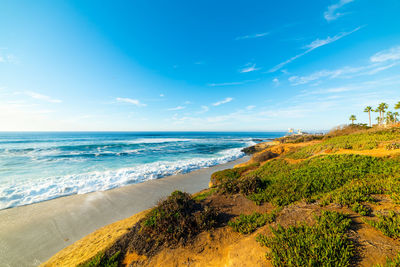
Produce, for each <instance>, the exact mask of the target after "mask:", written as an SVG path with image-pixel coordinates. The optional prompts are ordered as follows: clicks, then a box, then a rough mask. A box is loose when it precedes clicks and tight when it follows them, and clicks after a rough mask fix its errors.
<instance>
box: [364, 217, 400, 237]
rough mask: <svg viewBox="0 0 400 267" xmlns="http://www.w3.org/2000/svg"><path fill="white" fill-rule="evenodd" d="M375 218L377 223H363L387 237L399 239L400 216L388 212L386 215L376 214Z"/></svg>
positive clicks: (370, 221)
mask: <svg viewBox="0 0 400 267" xmlns="http://www.w3.org/2000/svg"><path fill="white" fill-rule="evenodd" d="M377 216H378V220H377V221H373V220H365V221H366V222H367V223H368V224H370V225H371V226H373V227H375V228H376V229H378V230H380V231H381V232H382V233H383V234H384V235H386V236H388V237H391V238H400V214H398V213H395V212H394V211H389V213H388V214H387V215H382V214H378V215H377Z"/></svg>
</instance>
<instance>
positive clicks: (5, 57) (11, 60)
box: [0, 54, 18, 64]
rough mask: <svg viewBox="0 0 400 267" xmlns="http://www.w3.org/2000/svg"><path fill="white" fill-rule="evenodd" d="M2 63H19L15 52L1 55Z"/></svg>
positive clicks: (0, 61) (0, 60)
mask: <svg viewBox="0 0 400 267" xmlns="http://www.w3.org/2000/svg"><path fill="white" fill-rule="evenodd" d="M0 63H11V64H17V63H18V61H17V58H16V57H15V56H14V55H13V54H7V55H0Z"/></svg>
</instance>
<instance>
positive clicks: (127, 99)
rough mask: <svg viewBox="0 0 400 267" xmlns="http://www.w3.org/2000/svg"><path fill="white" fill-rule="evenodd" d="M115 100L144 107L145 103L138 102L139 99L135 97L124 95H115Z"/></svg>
mask: <svg viewBox="0 0 400 267" xmlns="http://www.w3.org/2000/svg"><path fill="white" fill-rule="evenodd" d="M115 100H117V102H122V103H128V104H132V105H135V106H138V107H145V106H146V104H142V103H140V101H139V100H137V99H132V98H124V97H117V98H116V99H115Z"/></svg>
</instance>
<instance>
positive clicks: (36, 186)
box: [0, 139, 254, 209]
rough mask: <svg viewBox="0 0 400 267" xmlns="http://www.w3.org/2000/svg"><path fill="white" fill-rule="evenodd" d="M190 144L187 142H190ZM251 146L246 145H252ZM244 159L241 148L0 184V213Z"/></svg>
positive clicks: (250, 143)
mask: <svg viewBox="0 0 400 267" xmlns="http://www.w3.org/2000/svg"><path fill="white" fill-rule="evenodd" d="M189 140H190V139H189ZM252 143H254V142H249V143H248V145H252ZM243 156H244V153H243V152H241V148H233V149H227V150H224V151H221V152H220V153H218V154H217V155H214V157H210V158H192V159H186V160H179V161H174V162H167V161H164V162H154V163H149V164H143V165H139V166H135V167H130V168H122V169H118V170H109V171H104V172H89V173H81V174H77V175H66V176H61V177H48V178H44V179H34V180H27V181H25V182H15V181H14V182H12V181H11V182H6V183H2V184H0V209H5V208H11V207H16V206H21V205H27V204H32V203H37V202H41V201H45V200H50V199H54V198H57V197H62V196H67V195H72V194H84V193H89V192H95V191H104V190H109V189H112V188H117V187H121V186H124V185H128V184H134V183H140V182H144V181H148V180H152V179H158V178H162V177H166V176H170V175H174V174H177V173H188V172H191V171H194V170H197V169H201V168H205V167H211V166H215V165H218V164H223V163H227V162H229V161H233V160H236V159H238V158H241V157H243Z"/></svg>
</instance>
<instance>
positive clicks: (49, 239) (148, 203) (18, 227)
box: [0, 156, 249, 266]
mask: <svg viewBox="0 0 400 267" xmlns="http://www.w3.org/2000/svg"><path fill="white" fill-rule="evenodd" d="M248 160H249V157H248V156H244V157H242V158H240V159H237V160H234V161H231V162H228V163H224V164H220V165H216V166H212V167H208V168H203V169H199V170H195V171H193V172H190V173H186V174H177V175H172V176H167V177H164V178H160V179H155V180H149V181H146V182H143V183H138V184H132V185H127V186H123V187H119V188H114V189H110V190H107V191H99V192H92V193H87V194H81V195H70V196H65V197H60V198H56V199H52V200H47V201H43V202H39V203H34V204H30V205H25V206H18V207H14V208H9V209H4V210H0V240H1V242H0V262H2V263H4V264H5V265H7V264H9V265H10V266H36V265H39V264H41V263H43V262H45V261H46V260H47V259H49V258H50V257H51V256H52V255H54V254H55V253H57V252H58V251H60V250H61V249H63V248H65V247H67V246H68V245H71V244H72V243H74V242H75V241H77V240H79V239H81V238H82V237H84V236H86V235H88V234H90V233H91V232H93V231H95V230H97V229H99V228H100V227H103V226H105V225H108V224H110V223H113V222H116V221H119V220H122V219H124V218H127V217H129V216H132V215H134V214H136V213H138V212H140V211H143V210H146V209H148V208H151V207H153V206H154V205H155V204H156V202H157V201H158V200H159V199H160V198H162V197H166V196H168V195H169V194H170V193H171V192H172V191H174V190H181V191H185V192H188V193H191V194H193V193H196V192H199V191H201V190H203V189H206V188H208V183H209V181H210V176H211V174H212V173H214V172H216V171H218V170H222V169H227V168H232V167H233V166H235V165H237V164H240V163H243V162H246V161H248ZM133 203H134V204H133Z"/></svg>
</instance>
